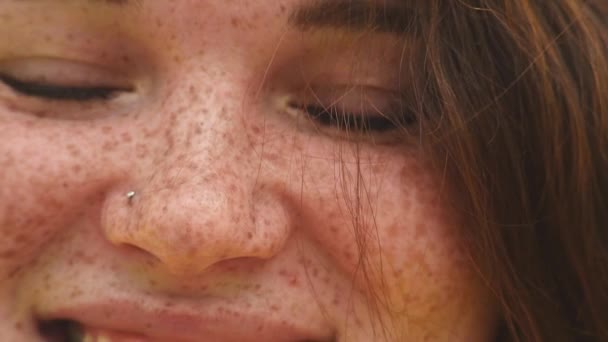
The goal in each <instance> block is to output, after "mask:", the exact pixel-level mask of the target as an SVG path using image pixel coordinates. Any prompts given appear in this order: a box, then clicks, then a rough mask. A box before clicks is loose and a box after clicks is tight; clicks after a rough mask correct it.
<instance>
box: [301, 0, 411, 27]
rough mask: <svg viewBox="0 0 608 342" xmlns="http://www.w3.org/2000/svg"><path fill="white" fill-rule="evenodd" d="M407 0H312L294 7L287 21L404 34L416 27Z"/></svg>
mask: <svg viewBox="0 0 608 342" xmlns="http://www.w3.org/2000/svg"><path fill="white" fill-rule="evenodd" d="M405 2H406V1H399V0H375V1H374V0H313V1H310V2H308V3H305V4H304V5H302V6H300V7H299V8H297V9H296V10H295V11H294V12H293V13H291V15H290V16H289V23H290V24H291V25H292V26H294V27H297V28H299V29H301V30H311V29H321V28H333V29H339V30H346V31H355V32H358V31H366V30H371V31H373V32H382V33H390V34H396V35H403V34H406V33H413V32H414V31H415V30H416V24H417V20H416V15H415V13H414V12H413V11H412V9H411V8H410V7H408V6H407V5H405V4H404V3H405Z"/></svg>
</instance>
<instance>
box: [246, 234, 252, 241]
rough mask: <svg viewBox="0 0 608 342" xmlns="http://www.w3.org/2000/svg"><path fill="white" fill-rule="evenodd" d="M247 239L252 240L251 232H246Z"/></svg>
mask: <svg viewBox="0 0 608 342" xmlns="http://www.w3.org/2000/svg"><path fill="white" fill-rule="evenodd" d="M247 239H249V240H251V239H253V233H252V232H247Z"/></svg>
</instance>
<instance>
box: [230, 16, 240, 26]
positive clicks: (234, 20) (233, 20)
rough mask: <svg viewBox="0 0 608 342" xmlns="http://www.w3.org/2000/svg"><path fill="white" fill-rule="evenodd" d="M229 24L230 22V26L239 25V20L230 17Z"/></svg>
mask: <svg viewBox="0 0 608 342" xmlns="http://www.w3.org/2000/svg"><path fill="white" fill-rule="evenodd" d="M230 24H232V27H239V20H238V19H237V18H236V17H232V18H230Z"/></svg>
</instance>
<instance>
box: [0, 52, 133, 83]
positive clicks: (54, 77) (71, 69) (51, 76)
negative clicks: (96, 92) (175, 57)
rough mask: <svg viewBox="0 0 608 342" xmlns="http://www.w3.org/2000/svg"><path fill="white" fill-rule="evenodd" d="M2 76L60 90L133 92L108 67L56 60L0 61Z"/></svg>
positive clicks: (125, 77)
mask: <svg viewBox="0 0 608 342" xmlns="http://www.w3.org/2000/svg"><path fill="white" fill-rule="evenodd" d="M0 74H3V75H7V76H10V77H11V78H14V79H17V80H19V81H20V82H24V83H34V84H38V85H49V86H51V85H52V86H57V87H88V88H94V87H106V88H119V89H133V88H134V85H133V84H132V83H131V81H130V79H129V78H128V77H127V76H126V75H124V74H122V73H120V72H118V71H116V70H112V69H110V68H108V67H104V66H99V65H95V64H91V63H87V62H81V61H73V60H65V59H60V58H55V57H26V58H13V59H9V60H0Z"/></svg>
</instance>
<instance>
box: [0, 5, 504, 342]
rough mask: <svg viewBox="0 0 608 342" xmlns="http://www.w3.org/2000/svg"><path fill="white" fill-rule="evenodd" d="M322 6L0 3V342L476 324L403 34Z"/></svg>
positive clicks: (420, 329)
mask: <svg viewBox="0 0 608 342" xmlns="http://www.w3.org/2000/svg"><path fill="white" fill-rule="evenodd" d="M328 1H329V2H328V3H327V4H325V6H324V7H323V4H322V3H320V2H314V3H307V2H304V1H301V0H282V1H275V0H267V1H244V0H243V1H240V0H232V1H197V0H176V1H109V0H106V1H102V0H95V1H93V0H89V1H84V0H83V1H76V0H74V1H60V2H58V1H52V0H30V1H17V0H8V1H2V3H1V4H0V37H3V38H2V40H1V41H0V75H1V76H2V78H1V79H2V83H1V84H0V137H1V138H0V139H1V141H2V142H1V145H0V170H1V171H0V234H1V235H2V238H1V239H0V303H1V305H0V340H2V341H39V340H44V339H43V338H42V337H41V336H46V337H47V340H50V337H49V336H50V335H52V334H55V335H64V334H67V333H68V332H66V331H67V330H70V331H69V333H75V332H76V330H78V329H76V328H75V326H76V324H72V323H75V322H77V323H79V324H81V325H82V329H83V334H85V335H91V336H105V337H108V338H109V340H111V341H125V340H126V338H127V337H131V338H133V341H222V342H224V341H226V342H227V341H304V340H306V341H331V340H339V341H379V340H382V339H383V338H384V337H387V338H388V340H404V341H484V340H487V339H488V338H489V337H490V335H491V333H492V328H493V325H494V321H495V315H494V309H493V306H492V304H491V301H490V300H489V296H488V294H487V291H486V290H485V289H484V287H483V286H482V285H481V282H480V281H479V280H478V278H477V277H476V276H475V274H474V272H473V270H472V267H471V266H470V264H469V262H468V259H467V253H466V251H465V250H464V248H463V242H462V241H461V240H460V239H459V232H460V230H461V229H462V228H463V224H462V220H461V219H460V218H459V216H458V215H457V213H456V212H455V211H454V210H451V209H450V208H451V206H448V204H447V203H448V200H449V197H451V196H449V195H450V192H449V191H448V186H447V185H446V184H445V180H444V178H445V177H444V175H443V174H442V173H441V172H437V171H436V170H435V169H434V168H431V167H430V166H429V165H430V163H429V160H427V159H426V155H425V154H424V153H422V152H421V149H420V145H419V143H418V140H417V138H415V137H414V136H413V137H412V139H410V140H407V139H406V140H404V139H397V138H396V137H397V135H398V134H397V131H398V130H397V129H395V128H394V127H395V126H394V125H392V124H391V120H389V119H387V117H389V118H393V117H396V116H397V114H400V113H402V110H400V109H402V107H405V106H406V104H403V103H402V102H403V101H404V99H403V97H401V96H396V94H398V93H399V92H401V91H407V85H408V78H409V79H411V78H412V76H411V74H410V75H408V74H407V71H405V69H406V68H403V70H401V68H400V65H401V64H402V62H403V58H404V56H407V55H408V51H411V50H413V49H415V46H414V43H415V42H414V40H413V39H408V38H407V37H406V38H403V37H399V36H398V35H396V34H395V33H393V32H392V31H391V30H392V29H393V28H396V27H394V26H390V27H389V26H382V25H379V26H377V29H376V30H375V31H364V30H362V25H360V24H361V23H360V22H358V21H357V20H351V21H349V20H348V15H346V14H344V13H348V12H343V11H342V12H341V9H340V8H341V7H340V6H341V4H340V3H338V2H337V1H333V0H328ZM347 3H351V1H346V2H344V4H347ZM319 6H320V8H317V7H319ZM330 7H331V8H330ZM365 7H366V5H364V4H362V5H360V6H358V7H357V8H356V9H352V10H353V11H355V12H353V16H355V17H356V16H357V15H359V16H360V15H362V14H363V11H365V10H366V8H365ZM387 11H388V12H385V13H389V15H394V13H397V12H396V11H395V10H392V9H387ZM340 13H342V14H341V15H340ZM370 13H372V12H370ZM376 15H377V16H378V17H380V15H379V14H378V13H376ZM370 17H372V18H373V17H374V15H371V16H370ZM304 20H308V22H306V23H304V22H303V21H304ZM398 108H400V109H398ZM402 119H403V118H402ZM402 119H397V120H401V121H402V122H403V123H404V125H406V128H408V126H407V125H410V126H411V127H409V128H411V129H412V131H413V130H414V128H415V127H416V123H415V121H414V120H413V119H411V118H409V119H406V120H402ZM363 126H365V127H363ZM362 251H364V252H363V253H362ZM58 320H67V321H70V322H71V323H70V324H65V325H61V327H60V324H59V323H58ZM40 327H43V329H42V330H43V332H42V333H40V332H39V331H38V330H39V329H40ZM66 327H67V328H66ZM51 330H53V332H51ZM137 338H139V339H137ZM87 341H89V340H87ZM104 341H106V340H104ZM129 341H131V340H129Z"/></svg>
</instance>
